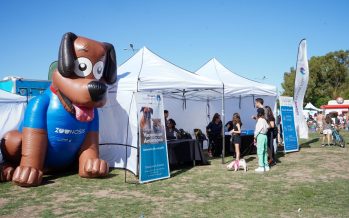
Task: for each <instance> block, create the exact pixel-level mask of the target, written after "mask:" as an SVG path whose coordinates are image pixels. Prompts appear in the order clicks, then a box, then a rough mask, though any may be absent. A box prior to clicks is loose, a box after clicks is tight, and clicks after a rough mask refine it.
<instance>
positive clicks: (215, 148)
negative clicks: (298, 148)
mask: <svg viewBox="0 0 349 218" xmlns="http://www.w3.org/2000/svg"><path fill="white" fill-rule="evenodd" d="M263 104H264V101H263V99H262V98H257V99H256V100H255V106H256V108H257V115H256V116H253V117H252V119H255V120H256V127H255V131H254V142H255V145H256V146H257V156H258V165H259V166H258V168H256V169H255V171H256V172H264V171H269V170H270V166H273V165H276V157H275V150H274V139H276V138H277V136H278V132H279V131H278V127H277V125H276V119H275V116H274V114H273V111H272V109H271V108H270V107H269V106H265V107H264V105H263ZM225 127H226V129H227V131H228V133H229V134H230V135H231V143H232V145H233V146H234V148H235V160H233V161H234V162H235V163H234V164H236V165H239V161H240V153H241V152H240V147H241V127H242V121H241V118H240V114H238V113H234V114H233V116H232V119H231V121H229V122H228V123H227V124H225ZM222 128H223V124H222V121H221V117H220V115H219V114H218V113H216V114H214V116H213V118H212V121H211V122H210V123H209V124H208V125H207V127H206V133H207V136H208V139H209V147H208V153H209V156H210V157H212V156H213V157H217V156H219V155H221V151H222V139H223V135H222ZM279 141H280V138H279Z"/></svg>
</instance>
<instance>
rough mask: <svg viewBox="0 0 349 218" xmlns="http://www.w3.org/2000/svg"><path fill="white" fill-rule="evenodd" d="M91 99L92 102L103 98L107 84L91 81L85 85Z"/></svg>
mask: <svg viewBox="0 0 349 218" xmlns="http://www.w3.org/2000/svg"><path fill="white" fill-rule="evenodd" d="M87 88H88V91H89V93H90V96H91V99H92V101H94V102H97V101H100V100H102V99H103V98H104V96H105V94H106V92H107V86H106V85H105V84H104V83H101V82H98V81H92V82H90V83H89V84H88V85H87Z"/></svg>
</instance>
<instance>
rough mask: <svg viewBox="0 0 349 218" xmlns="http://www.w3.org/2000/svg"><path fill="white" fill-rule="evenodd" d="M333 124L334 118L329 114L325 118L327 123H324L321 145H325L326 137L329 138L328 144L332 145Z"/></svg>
mask: <svg viewBox="0 0 349 218" xmlns="http://www.w3.org/2000/svg"><path fill="white" fill-rule="evenodd" d="M332 124H333V122H332V119H331V117H330V115H329V114H327V115H326V118H325V123H324V130H323V131H322V134H323V136H322V144H321V146H325V138H327V145H330V141H331V136H332V130H331V127H332Z"/></svg>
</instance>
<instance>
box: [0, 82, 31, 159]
mask: <svg viewBox="0 0 349 218" xmlns="http://www.w3.org/2000/svg"><path fill="white" fill-rule="evenodd" d="M26 105H27V98H26V97H24V96H20V95H15V94H12V93H9V92H6V91H3V90H1V89H0V112H1V116H0V139H1V138H2V137H3V136H4V134H5V133H6V132H8V131H10V130H14V129H17V128H18V126H19V124H20V122H21V121H22V119H23V116H24V111H25V107H26ZM1 162H2V155H1V152H0V163H1Z"/></svg>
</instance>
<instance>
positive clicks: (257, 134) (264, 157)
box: [254, 108, 270, 172]
mask: <svg viewBox="0 0 349 218" xmlns="http://www.w3.org/2000/svg"><path fill="white" fill-rule="evenodd" d="M268 129H269V125H268V123H267V121H266V120H265V114H264V109H263V108H258V109H257V123H256V128H255V131H254V142H255V143H256V144H257V156H258V168H256V169H255V172H264V171H269V170H270V167H269V164H268V154H267V142H268V139H267V135H266V134H267V132H268Z"/></svg>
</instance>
